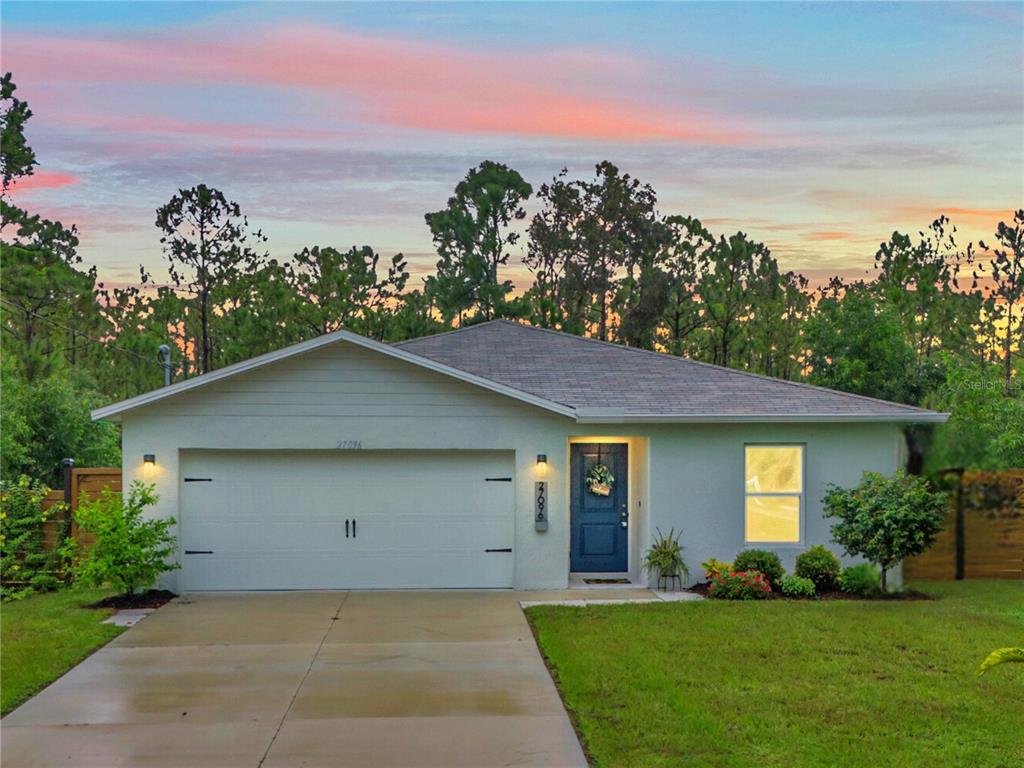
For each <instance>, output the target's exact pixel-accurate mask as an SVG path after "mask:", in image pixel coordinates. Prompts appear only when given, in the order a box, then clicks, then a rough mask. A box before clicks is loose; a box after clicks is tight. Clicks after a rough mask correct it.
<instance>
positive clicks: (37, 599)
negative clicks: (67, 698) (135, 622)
mask: <svg viewBox="0 0 1024 768" xmlns="http://www.w3.org/2000/svg"><path fill="white" fill-rule="evenodd" d="M108 594H110V592H109V591H108V590H99V589H95V590H78V589H69V590H63V591H60V592H51V593H48V594H42V595H33V596H32V597H28V598H25V599H24V600H20V601H18V602H13V603H4V604H3V605H2V606H0V714H3V715H6V714H7V713H8V712H10V711H11V710H12V709H14V708H15V707H16V706H18V705H19V704H21V703H22V702H23V701H25V700H26V699H28V698H29V697H31V696H32V695H33V694H35V693H36V692H38V691H39V690H40V689H42V688H44V687H45V686H46V685H48V684H49V683H51V682H53V681H54V680H56V679H57V678H58V677H60V676H61V675H63V674H64V673H65V672H67V671H68V670H69V669H71V668H72V667H73V666H75V665H76V664H78V662H80V661H81V660H82V659H84V658H85V657H86V656H88V655H89V654H90V653H92V652H93V651H95V650H96V649H97V648H99V647H100V646H102V645H104V644H105V643H107V642H109V641H110V640H112V639H113V638H114V637H116V636H117V635H119V634H120V633H121V632H122V631H123V630H122V629H121V628H120V627H115V626H112V625H110V624H103V623H101V622H102V621H103V620H104V619H105V618H106V617H107V616H109V615H110V613H111V612H110V611H109V610H98V609H94V608H83V606H85V605H88V604H90V603H95V602H96V601H97V600H100V599H102V598H104V597H106V596H107V595H108Z"/></svg>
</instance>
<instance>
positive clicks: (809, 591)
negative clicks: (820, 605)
mask: <svg viewBox="0 0 1024 768" xmlns="http://www.w3.org/2000/svg"><path fill="white" fill-rule="evenodd" d="M782 594H784V595H786V597H814V582H813V581H811V580H810V579H806V578H804V577H803V576H783V577H782Z"/></svg>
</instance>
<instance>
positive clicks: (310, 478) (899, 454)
mask: <svg viewBox="0 0 1024 768" xmlns="http://www.w3.org/2000/svg"><path fill="white" fill-rule="evenodd" d="M93 417H94V418H96V419H110V420H114V421H119V422H120V423H121V425H122V430H123V431H122V440H123V445H122V447H123V456H124V466H123V470H124V479H125V481H126V482H129V481H131V480H135V479H139V480H143V481H145V482H148V483H154V484H155V485H156V487H157V491H158V493H159V495H160V502H159V504H158V506H157V508H156V509H154V514H157V515H163V516H173V517H174V518H175V519H176V520H177V534H178V538H179V546H180V552H179V560H180V563H181V566H182V567H181V570H179V571H176V572H174V573H172V574H170V576H169V577H168V582H167V586H168V587H170V588H172V589H174V590H176V591H199V590H259V589H360V588H519V589H537V588H561V587H565V586H566V585H567V584H568V583H569V582H570V577H571V576H587V575H600V576H601V577H622V578H629V579H630V580H632V581H635V582H646V581H647V579H648V576H647V575H646V574H644V573H642V572H641V568H640V562H641V557H642V553H643V551H644V550H645V549H646V548H647V547H648V546H649V545H650V543H651V541H652V539H653V538H654V537H655V535H656V531H657V530H658V529H660V530H662V531H665V532H667V531H668V530H669V529H675V530H676V531H677V532H681V533H682V542H683V544H684V545H685V547H686V558H687V561H688V563H689V564H690V566H691V570H692V571H693V574H694V578H696V577H698V576H700V568H699V564H700V562H701V561H703V560H705V559H707V558H709V557H717V558H719V559H722V560H731V559H732V558H733V557H734V556H735V554H736V553H737V552H738V551H739V550H741V549H743V548H744V547H754V546H756V547H759V548H766V549H772V550H774V551H777V552H778V553H779V554H780V556H781V557H782V559H783V562H784V564H785V565H786V566H787V568H790V567H792V565H793V559H794V558H795V556H796V555H797V554H798V553H799V552H801V551H803V550H804V549H805V548H807V547H809V546H811V545H813V544H828V543H829V538H830V537H829V524H828V521H827V520H825V519H823V517H822V507H821V498H822V496H823V495H824V493H825V490H826V487H827V485H828V484H829V483H836V484H839V485H844V486H848V485H852V484H855V483H857V482H858V481H859V479H860V476H861V473H862V472H863V471H865V470H875V471H879V472H884V473H892V472H893V471H895V470H896V469H897V468H898V467H900V466H901V465H902V464H903V462H904V441H903V437H902V428H903V427H904V426H905V425H906V424H911V423H922V422H939V421H943V420H945V418H946V416H945V414H940V413H935V412H932V411H928V410H923V409H919V408H913V407H910V406H906V405H900V404H896V403H889V402H883V401H879V400H874V399H871V398H866V397H860V396H856V395H850V394H845V393H841V392H835V391H831V390H827V389H822V388H818V387H813V386H808V385H805V384H798V383H793V382H785V381H780V380H776V379H770V378H765V377H762V376H757V375H753V374H748V373H744V372H741V371H735V370H730V369H726V368H720V367H716V366H712V365H707V364H704V363H698V362H693V361H689V360H685V359H681V358H678V357H672V356H668V355H662V354H658V353H655V352H647V351H642V350H636V349H631V348H627V347H622V346H618V345H613V344H608V343H604V342H600V341H595V340H592V339H584V338H579V337H576V336H570V335H567V334H562V333H558V332H555V331H549V330H542V329H538V328H533V327H530V326H526V325H522V324H519V323H515V322H510V321H493V322H489V323H483V324H480V325H474V326H470V327H466V328H462V329H459V330H456V331H452V332H449V333H444V334H439V335H436V336H430V337H425V338H420V339H415V340H412V341H407V342H404V343H401V344H396V345H387V344H381V343H378V342H376V341H372V340H369V339H366V338H363V337H361V336H357V335H355V334H352V333H348V332H345V331H339V332H337V333H333V334H329V335H326V336H321V337H318V338H316V339H313V340H310V341H306V342H303V343H300V344H296V345H294V346H291V347H288V348H285V349H282V350H279V351H277V352H273V353H270V354H267V355H263V356H260V357H256V358H253V359H251V360H247V361H245V362H242V363H238V364H236V365H232V366H229V367H227V368H223V369H221V370H218V371H215V372H212V373H209V374H206V375H204V376H199V377H197V378H193V379H189V380H186V381H182V382H178V383H176V384H173V385H171V386H169V387H165V388H163V389H159V390H155V391H153V392H149V393H146V394H143V395H140V396H138V397H135V398H132V399H129V400H125V401H123V402H120V403H116V404H114V405H110V406H107V407H104V408H100V409H98V410H96V411H95V412H94V413H93Z"/></svg>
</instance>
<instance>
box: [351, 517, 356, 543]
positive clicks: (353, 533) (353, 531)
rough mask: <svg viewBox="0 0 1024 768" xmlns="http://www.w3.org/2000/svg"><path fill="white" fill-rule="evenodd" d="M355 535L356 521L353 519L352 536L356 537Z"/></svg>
mask: <svg viewBox="0 0 1024 768" xmlns="http://www.w3.org/2000/svg"><path fill="white" fill-rule="evenodd" d="M355 537H356V521H355V520H353V521H352V538H353V539H354V538H355Z"/></svg>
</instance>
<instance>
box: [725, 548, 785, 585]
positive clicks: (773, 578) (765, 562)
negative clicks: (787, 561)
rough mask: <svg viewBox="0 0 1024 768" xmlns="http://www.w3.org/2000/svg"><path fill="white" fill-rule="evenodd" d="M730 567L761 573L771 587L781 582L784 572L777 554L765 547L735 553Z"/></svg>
mask: <svg viewBox="0 0 1024 768" xmlns="http://www.w3.org/2000/svg"><path fill="white" fill-rule="evenodd" d="M732 567H733V569H735V570H737V571H757V572H758V573H763V574H764V575H765V577H766V578H767V579H768V582H769V583H770V584H771V585H772V586H773V587H778V586H779V584H781V583H782V577H783V575H784V574H785V573H786V570H785V569H784V568H783V567H782V561H781V560H779V556H778V555H777V554H775V553H774V552H769V551H768V550H767V549H744V550H743V551H742V552H740V553H739V554H738V555H736V559H735V560H733V561H732Z"/></svg>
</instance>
